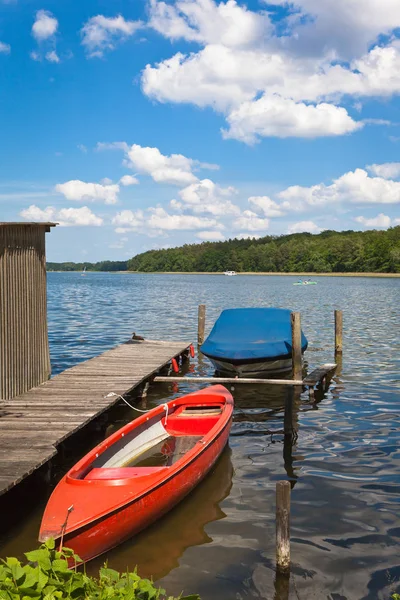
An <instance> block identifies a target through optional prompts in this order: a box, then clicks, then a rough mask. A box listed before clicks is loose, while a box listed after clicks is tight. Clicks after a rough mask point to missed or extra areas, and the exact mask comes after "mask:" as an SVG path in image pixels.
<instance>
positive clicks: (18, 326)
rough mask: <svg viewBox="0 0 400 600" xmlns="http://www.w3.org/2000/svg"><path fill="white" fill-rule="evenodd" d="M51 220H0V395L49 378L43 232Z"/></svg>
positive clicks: (6, 395)
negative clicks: (46, 221) (25, 221)
mask: <svg viewBox="0 0 400 600" xmlns="http://www.w3.org/2000/svg"><path fill="white" fill-rule="evenodd" d="M54 226H55V223H0V398H1V399H4V400H7V399H9V398H13V397H14V396H18V395H19V394H22V393H24V392H26V391H28V390H29V389H30V388H32V387H34V386H36V385H39V384H40V383H42V382H43V381H46V380H47V379H48V378H49V377H50V372H51V369H50V354H49V343H48V336H47V317H46V311H47V305H46V251H45V236H46V232H49V231H50V229H51V227H54Z"/></svg>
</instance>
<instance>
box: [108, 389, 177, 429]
mask: <svg viewBox="0 0 400 600" xmlns="http://www.w3.org/2000/svg"><path fill="white" fill-rule="evenodd" d="M113 396H116V397H117V398H121V400H122V401H123V402H125V404H127V405H128V406H129V408H131V409H132V410H137V412H140V413H147V412H150V411H151V410H153V409H152V408H149V409H147V410H141V409H140V408H137V407H136V406H132V404H129V402H128V400H125V398H124V397H123V396H121V394H116V393H115V392H110V393H109V394H107V395H106V396H104V398H112V397H113ZM162 406H163V408H164V410H165V425H166V424H167V420H168V404H167V403H165V404H163V405H162Z"/></svg>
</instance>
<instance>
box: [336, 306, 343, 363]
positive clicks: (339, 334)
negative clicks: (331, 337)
mask: <svg viewBox="0 0 400 600" xmlns="http://www.w3.org/2000/svg"><path fill="white" fill-rule="evenodd" d="M342 352H343V312H342V311H341V310H335V356H336V355H337V354H342Z"/></svg>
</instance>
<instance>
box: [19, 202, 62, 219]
mask: <svg viewBox="0 0 400 600" xmlns="http://www.w3.org/2000/svg"><path fill="white" fill-rule="evenodd" d="M19 214H20V216H21V217H22V218H23V219H27V220H28V221H39V222H51V221H54V220H55V215H56V209H55V208H54V207H53V206H48V207H47V208H44V209H41V208H39V207H38V206H36V205H35V204H31V206H29V207H28V208H25V209H24V210H21V212H20V213H19Z"/></svg>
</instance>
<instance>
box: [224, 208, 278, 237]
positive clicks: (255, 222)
mask: <svg viewBox="0 0 400 600" xmlns="http://www.w3.org/2000/svg"><path fill="white" fill-rule="evenodd" d="M233 227H234V229H239V230H240V229H245V230H247V231H248V232H250V231H263V230H267V229H268V227H269V219H261V218H260V217H259V216H258V215H257V214H256V213H255V212H253V211H251V210H245V211H243V213H242V215H241V216H240V217H239V218H238V219H236V220H235V221H234V222H233Z"/></svg>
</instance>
